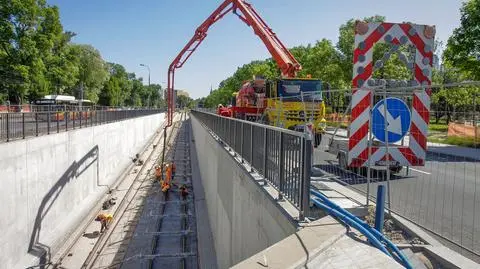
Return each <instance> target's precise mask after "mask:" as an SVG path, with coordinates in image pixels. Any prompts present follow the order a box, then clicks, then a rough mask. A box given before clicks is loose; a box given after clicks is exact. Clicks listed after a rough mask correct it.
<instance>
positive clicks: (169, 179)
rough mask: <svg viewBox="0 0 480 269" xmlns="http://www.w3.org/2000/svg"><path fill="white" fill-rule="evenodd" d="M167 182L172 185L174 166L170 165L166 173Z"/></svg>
mask: <svg viewBox="0 0 480 269" xmlns="http://www.w3.org/2000/svg"><path fill="white" fill-rule="evenodd" d="M165 181H166V182H168V183H170V181H172V165H170V164H168V165H167V168H166V171H165Z"/></svg>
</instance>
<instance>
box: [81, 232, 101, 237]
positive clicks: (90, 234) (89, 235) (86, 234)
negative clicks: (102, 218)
mask: <svg viewBox="0 0 480 269" xmlns="http://www.w3.org/2000/svg"><path fill="white" fill-rule="evenodd" d="M99 236H100V232H99V231H95V232H91V233H84V234H83V237H86V238H90V239H94V238H97V237H99Z"/></svg>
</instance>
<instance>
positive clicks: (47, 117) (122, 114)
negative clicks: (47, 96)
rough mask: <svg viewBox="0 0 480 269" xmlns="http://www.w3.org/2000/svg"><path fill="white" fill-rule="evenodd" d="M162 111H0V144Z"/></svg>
mask: <svg viewBox="0 0 480 269" xmlns="http://www.w3.org/2000/svg"><path fill="white" fill-rule="evenodd" d="M161 112H164V110H161V109H126V110H90V111H82V112H57V111H42V112H8V113H0V143H1V142H9V141H12V140H17V139H25V138H26V137H32V136H40V135H48V134H51V133H59V132H62V131H68V130H73V129H78V128H85V127H90V126H95V125H100V124H106V123H111V122H116V121H121V120H126V119H131V118H136V117H142V116H147V115H152V114H157V113H161Z"/></svg>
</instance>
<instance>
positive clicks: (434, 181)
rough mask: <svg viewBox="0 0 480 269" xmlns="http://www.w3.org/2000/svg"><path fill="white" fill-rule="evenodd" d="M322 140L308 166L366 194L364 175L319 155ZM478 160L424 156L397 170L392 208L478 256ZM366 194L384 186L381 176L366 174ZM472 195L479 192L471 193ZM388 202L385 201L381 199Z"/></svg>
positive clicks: (322, 152) (323, 147) (479, 194)
mask: <svg viewBox="0 0 480 269" xmlns="http://www.w3.org/2000/svg"><path fill="white" fill-rule="evenodd" d="M327 140H328V139H323V141H322V144H321V145H320V146H319V147H318V148H317V149H316V150H315V156H314V164H315V166H316V167H319V168H321V169H322V170H323V171H325V176H327V177H332V178H336V179H337V180H340V181H342V182H344V183H345V184H349V185H350V186H352V187H354V188H356V189H358V190H360V191H361V192H366V190H367V184H366V177H365V176H362V175H357V174H354V173H352V172H349V171H344V170H341V169H340V168H339V167H338V163H337V160H336V157H335V156H333V155H332V154H330V153H327V152H325V149H326V148H327ZM479 181H480V161H478V160H474V159H471V158H467V157H458V156H453V155H446V154H440V153H433V152H428V153H427V160H426V163H425V166H424V167H413V168H410V169H409V171H408V174H407V169H405V168H404V169H403V170H402V171H401V172H400V173H399V174H398V175H393V176H392V180H391V181H390V184H391V203H392V205H391V206H392V209H393V210H394V211H396V212H397V213H399V214H400V215H402V216H405V217H407V218H408V219H410V220H413V221H414V222H415V223H418V224H420V225H422V226H424V227H427V228H428V229H430V230H433V231H434V232H436V233H438V234H441V235H443V236H444V237H447V238H449V239H450V240H453V241H454V242H456V243H458V244H461V245H463V246H465V247H467V248H469V249H473V250H474V251H476V252H478V253H480V192H479V191H480V182H479ZM372 182H373V183H372V184H371V188H370V190H371V192H370V193H371V194H375V193H376V186H377V185H379V184H386V181H385V175H384V173H374V174H373V175H372ZM477 192H479V193H478V194H477ZM387 201H388V198H387Z"/></svg>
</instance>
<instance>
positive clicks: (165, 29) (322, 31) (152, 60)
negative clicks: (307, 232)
mask: <svg viewBox="0 0 480 269" xmlns="http://www.w3.org/2000/svg"><path fill="white" fill-rule="evenodd" d="M222 1H223V0H136V1H132V0H82V1H74V0H47V2H48V3H49V4H51V5H57V6H58V7H59V8H60V15H61V21H62V24H63V27H64V29H65V30H68V31H73V32H75V33H77V36H76V37H75V38H74V40H73V41H74V42H76V43H83V44H91V45H93V46H94V47H95V48H97V49H98V50H99V51H100V53H101V54H102V57H103V58H104V60H106V61H109V62H115V63H119V64H121V65H123V66H125V68H126V69H127V70H128V71H129V72H135V73H136V74H137V76H140V77H143V78H144V82H145V83H147V81H148V79H147V78H148V71H147V69H146V68H145V67H142V66H140V64H146V65H148V66H149V67H150V69H151V83H157V84H161V85H162V86H163V87H165V86H166V82H167V70H168V66H169V65H170V63H171V62H172V60H173V59H174V58H175V57H176V55H177V54H178V53H179V52H180V50H181V49H182V48H183V47H184V46H185V45H186V44H187V42H188V40H190V38H191V37H192V36H193V34H194V32H195V29H196V28H197V27H198V26H199V25H200V24H201V23H202V22H203V21H204V20H205V19H206V18H207V17H208V16H209V15H210V14H211V12H212V11H213V10H215V9H216V8H217V7H218V6H219V5H220V4H221V2H222ZM249 3H251V4H252V5H253V6H254V8H255V9H256V10H257V11H258V13H259V14H260V16H262V18H263V19H264V20H265V21H266V22H267V24H268V25H269V26H270V27H271V28H272V29H273V31H274V32H275V33H276V34H277V36H278V37H279V38H280V40H282V42H283V43H284V44H285V45H286V46H287V47H294V46H298V45H307V44H309V43H315V42H316V41H317V40H321V39H322V38H327V39H329V40H331V41H332V42H333V43H334V44H335V43H336V42H337V40H338V29H339V27H340V25H341V24H343V23H345V22H346V21H347V20H349V19H351V18H356V19H361V18H364V17H368V16H373V15H382V16H385V17H386V18H387V21H388V22H404V21H409V22H413V23H417V24H429V25H435V26H436V30H437V34H436V39H437V40H441V41H444V42H446V40H447V39H448V37H449V36H450V35H451V33H452V31H453V30H454V29H455V28H456V27H458V26H459V23H460V12H459V9H460V7H461V3H462V1H461V0H397V1H392V0H364V1H358V0H348V1H347V0H335V1H333V0H331V1H322V0H296V1H294V0H249ZM269 57H270V54H269V53H268V51H267V49H266V48H265V46H264V45H263V43H262V42H261V40H260V39H259V38H258V37H257V36H255V35H254V33H253V30H252V29H251V28H250V27H247V26H246V25H245V24H244V23H243V22H242V21H240V20H239V19H238V17H236V16H235V15H233V14H228V15H227V16H225V17H224V18H223V19H222V20H220V21H218V22H217V23H216V24H215V25H213V26H212V27H211V28H210V30H209V32H208V36H207V38H206V39H205V40H204V42H203V43H202V44H201V46H200V47H199V48H198V49H197V50H196V51H195V52H194V54H193V55H192V57H191V58H190V59H189V60H188V62H187V63H186V64H185V65H184V66H183V67H182V68H181V69H177V71H176V76H175V89H183V90H187V91H188V92H189V94H190V96H191V97H192V98H199V97H203V96H206V95H208V93H209V91H210V88H211V87H213V89H215V88H217V87H218V84H219V83H220V81H222V80H224V79H226V78H227V77H229V76H231V75H232V74H233V73H234V72H235V70H237V68H238V67H239V66H242V65H243V64H246V63H249V62H250V61H252V60H259V59H266V58H269Z"/></svg>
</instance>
